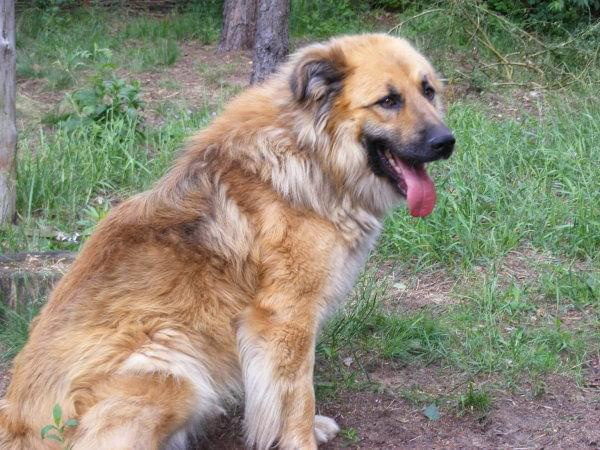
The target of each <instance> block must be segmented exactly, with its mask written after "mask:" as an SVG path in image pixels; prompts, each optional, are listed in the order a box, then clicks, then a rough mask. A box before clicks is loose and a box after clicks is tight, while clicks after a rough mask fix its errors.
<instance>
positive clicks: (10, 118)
mask: <svg viewBox="0 0 600 450" xmlns="http://www.w3.org/2000/svg"><path fill="white" fill-rule="evenodd" d="M0 13H1V14H0V224H3V223H7V222H12V220H13V219H14V217H15V201H16V165H15V163H16V158H15V156H16V151H17V127H16V122H15V92H16V80H15V64H16V56H15V55H16V53H15V2H14V0H0Z"/></svg>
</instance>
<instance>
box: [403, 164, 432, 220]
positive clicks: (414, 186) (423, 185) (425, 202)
mask: <svg viewBox="0 0 600 450" xmlns="http://www.w3.org/2000/svg"><path fill="white" fill-rule="evenodd" d="M395 162H396V164H398V166H399V168H400V169H401V170H402V176H403V177H404V181H405V182H406V203H407V204H408V210H409V211H410V215H411V216H413V217H425V216H426V215H428V214H429V213H431V211H433V207H434V206H435V186H434V185H433V181H431V178H429V175H428V174H427V171H426V170H425V166H424V165H421V166H420V167H412V166H409V165H407V164H405V163H404V162H403V161H402V160H400V159H396V160H395Z"/></svg>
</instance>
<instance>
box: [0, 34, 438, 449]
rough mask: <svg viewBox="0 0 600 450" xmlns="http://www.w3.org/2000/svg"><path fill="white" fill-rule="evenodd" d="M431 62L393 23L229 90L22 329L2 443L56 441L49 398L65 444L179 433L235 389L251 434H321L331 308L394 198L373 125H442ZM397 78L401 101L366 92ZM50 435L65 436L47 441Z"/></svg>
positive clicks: (164, 440) (113, 444)
mask: <svg viewBox="0 0 600 450" xmlns="http://www.w3.org/2000/svg"><path fill="white" fill-rule="evenodd" d="M423 77H427V78H428V80H429V82H430V83H432V84H433V85H434V86H435V87H436V88H437V89H438V90H439V85H438V84H439V83H438V81H437V80H436V77H435V74H434V72H433V70H432V68H431V66H430V65H429V63H428V62H427V61H426V60H425V59H424V58H423V57H422V56H421V55H420V54H419V53H417V52H416V51H415V50H414V49H413V48H412V47H411V46H410V45H409V44H407V43H406V42H405V41H403V40H400V39H397V38H392V37H389V36H386V35H376V34H375V35H362V36H354V37H342V38H338V39H333V40H331V41H329V42H327V43H324V44H317V45H312V46H309V47H307V48H304V49H302V50H300V51H299V52H298V53H297V54H295V55H294V56H293V57H292V58H291V59H290V61H289V63H287V64H286V65H285V66H284V67H282V69H281V70H280V72H279V73H278V74H276V75H275V76H274V77H272V78H271V79H270V80H269V81H267V82H266V83H265V84H263V85H261V86H258V87H254V88H251V89H249V90H247V91H246V92H245V93H243V94H242V95H240V96H239V97H237V98H236V99H235V100H233V101H232V102H231V103H230V104H229V106H228V107H227V108H226V109H225V111H224V112H223V114H222V115H221V116H220V117H219V118H217V119H216V120H215V121H214V123H213V124H212V125H211V126H210V127H208V128H207V129H206V130H204V131H202V132H201V133H199V134H198V135H197V136H196V137H194V138H193V139H192V140H191V141H190V143H189V145H188V148H187V149H186V151H185V152H183V154H182V155H181V157H180V158H179V159H178V160H177V162H176V164H175V165H174V167H173V168H172V169H171V170H170V171H169V172H168V173H167V174H166V175H165V176H164V177H163V179H161V180H160V181H159V182H158V183H157V184H156V186H155V187H154V188H153V189H151V190H150V191H147V192H144V193H142V194H139V195H137V196H134V197H133V198H131V199H129V200H127V201H125V202H124V203H122V204H120V205H119V206H118V207H116V208H115V209H114V210H113V211H112V212H111V213H110V215H109V216H108V217H107V218H106V219H105V220H103V221H102V222H101V223H100V224H99V225H98V228H97V230H96V232H95V233H94V234H93V235H92V236H91V237H90V238H89V240H88V241H87V242H86V244H85V245H84V247H83V249H82V251H81V253H80V254H79V256H78V258H77V259H76V261H75V262H74V264H73V266H72V267H71V269H70V271H69V272H68V273H67V274H66V275H65V276H64V278H63V279H62V280H61V281H60V283H59V284H58V285H57V287H56V288H55V289H54V292H53V293H52V295H51V297H50V300H49V301H48V303H47V305H46V306H45V307H44V308H43V310H42V312H41V313H40V315H39V317H38V318H37V319H36V321H35V323H34V324H33V326H32V329H31V333H30V337H29V341H28V342H27V344H26V346H25V347H24V349H23V350H22V351H21V353H20V354H19V355H18V356H17V358H16V359H15V361H14V366H13V372H12V382H11V384H10V386H9V388H8V392H7V394H6V397H5V398H4V399H3V400H2V402H1V403H0V447H1V448H2V449H28V450H29V449H39V448H52V446H51V443H49V441H44V442H42V441H41V440H40V437H39V434H40V429H41V428H42V427H43V426H44V425H46V424H48V423H49V422H50V421H51V414H52V413H51V411H52V408H53V405H54V404H56V403H59V404H60V405H61V406H62V409H63V417H65V418H76V419H77V420H78V421H79V425H78V426H77V427H76V428H74V429H73V430H72V431H70V432H68V433H67V438H68V440H69V442H70V443H71V444H72V445H73V449H75V450H81V449H84V450H90V449H125V448H136V449H154V448H185V447H186V445H187V444H186V442H187V441H186V440H187V435H188V434H193V433H195V432H198V431H200V432H201V431H202V427H203V425H202V424H203V423H204V422H205V421H206V420H207V419H209V418H210V417H212V416H215V415H218V414H221V413H223V412H224V410H225V408H226V406H227V405H228V404H229V403H230V402H234V401H236V400H237V399H241V398H243V399H244V400H243V401H244V404H245V431H246V437H247V443H248V446H249V447H256V448H260V449H265V448H269V447H270V446H271V445H272V444H273V443H278V445H279V447H280V448H284V449H292V448H303V449H304V448H307V449H309V448H316V446H317V444H318V443H319V442H323V441H326V440H328V439H331V438H332V437H333V436H334V435H335V434H336V433H337V431H338V428H337V425H336V424H335V422H334V421H333V420H332V419H329V418H326V417H321V416H316V418H315V415H314V414H315V400H314V393H313V381H312V372H313V364H314V346H315V339H316V336H317V332H318V329H319V326H320V325H321V324H322V322H323V319H324V318H325V317H326V316H327V315H328V314H329V313H330V312H331V311H332V310H334V309H335V308H336V306H338V305H339V302H340V301H342V300H343V299H344V297H345V296H346V295H347V293H348V291H349V289H350V288H351V286H352V284H353V282H354V280H355V278H356V276H357V274H358V273H359V271H360V270H361V268H362V266H363V263H364V261H365V258H366V256H367V254H368V252H369V250H370V249H371V248H372V246H373V244H374V242H375V240H376V238H377V235H378V233H379V231H380V227H381V222H382V219H383V217H384V215H385V214H386V212H387V211H388V210H389V209H390V208H392V207H393V206H395V205H397V204H399V202H400V201H401V200H402V198H401V196H400V195H399V194H398V192H397V191H396V190H395V189H394V187H393V186H392V185H391V184H390V183H389V181H387V180H385V179H384V178H381V177H378V176H376V175H374V174H373V172H372V171H371V170H370V169H369V165H368V162H367V156H366V152H365V149H364V147H363V145H362V144H361V142H360V133H361V129H362V128H363V127H364V126H365V125H367V124H371V125H373V124H375V125H376V126H379V127H384V128H389V129H394V130H397V132H398V133H399V134H401V135H402V139H411V136H412V134H414V133H416V132H417V130H418V129H419V127H420V126H421V124H422V123H428V122H435V123H441V122H440V120H441V119H440V113H439V108H438V106H439V105H437V103H436V102H435V101H434V102H431V101H427V99H425V98H424V97H423V95H422V92H421V85H422V79H423ZM390 83H391V84H393V85H394V86H395V88H396V89H397V90H398V91H399V92H401V93H402V95H403V98H404V102H405V105H404V107H403V109H402V110H401V111H399V112H397V113H390V112H386V111H383V110H381V109H378V108H373V107H370V106H369V105H372V103H373V102H375V101H377V99H378V98H379V97H381V96H382V95H385V92H386V89H387V87H386V86H389V84H390ZM57 448H58V447H57Z"/></svg>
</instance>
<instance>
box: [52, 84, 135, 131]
mask: <svg viewBox="0 0 600 450" xmlns="http://www.w3.org/2000/svg"><path fill="white" fill-rule="evenodd" d="M67 96H68V97H67V98H68V99H69V101H70V104H71V106H72V107H73V112H72V113H69V114H66V115H64V116H62V117H60V118H59V119H58V122H59V123H60V124H61V125H62V126H64V127H65V128H67V129H74V128H75V127H77V126H79V125H82V124H88V123H99V124H104V123H107V122H110V121H112V120H114V119H120V118H122V119H127V120H130V121H132V122H135V121H138V120H139V112H140V110H141V109H142V106H143V102H142V99H141V98H140V85H139V82H137V81H134V82H132V83H131V84H130V83H127V82H126V81H125V80H123V79H121V78H116V77H114V76H113V77H111V78H109V79H102V78H99V77H97V78H96V79H95V80H94V83H93V85H92V86H91V87H89V88H85V89H81V90H78V91H75V92H74V93H73V94H67Z"/></svg>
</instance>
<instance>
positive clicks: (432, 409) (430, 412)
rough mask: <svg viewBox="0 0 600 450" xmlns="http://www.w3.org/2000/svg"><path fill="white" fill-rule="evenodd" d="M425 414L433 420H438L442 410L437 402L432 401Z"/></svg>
mask: <svg viewBox="0 0 600 450" xmlns="http://www.w3.org/2000/svg"><path fill="white" fill-rule="evenodd" d="M423 414H425V417H427V418H428V419H429V420H432V421H433V420H438V419H439V418H440V410H439V409H438V407H437V405H436V404H435V403H432V404H431V405H429V406H428V407H427V408H425V410H424V411H423Z"/></svg>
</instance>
